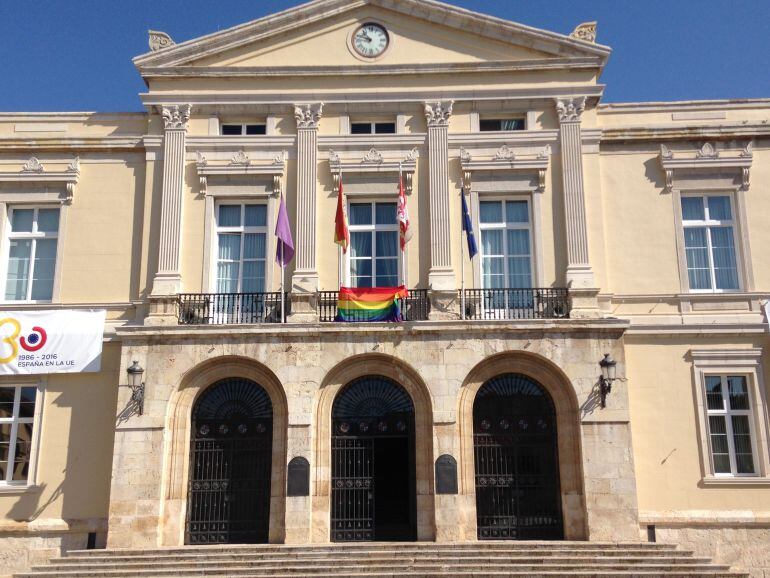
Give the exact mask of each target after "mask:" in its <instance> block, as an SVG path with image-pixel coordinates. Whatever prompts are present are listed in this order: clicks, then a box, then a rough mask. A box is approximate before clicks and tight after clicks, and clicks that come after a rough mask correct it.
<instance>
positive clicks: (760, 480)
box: [700, 476, 770, 488]
mask: <svg viewBox="0 0 770 578" xmlns="http://www.w3.org/2000/svg"><path fill="white" fill-rule="evenodd" d="M700 485H701V486H703V487H707V488H718V487H734V486H738V487H741V486H749V487H768V488H770V478H766V477H761V476H754V477H749V476H746V477H727V476H725V477H718V476H706V477H705V478H703V479H702V480H701V483H700Z"/></svg>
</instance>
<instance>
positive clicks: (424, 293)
mask: <svg viewBox="0 0 770 578" xmlns="http://www.w3.org/2000/svg"><path fill="white" fill-rule="evenodd" d="M338 296H339V292H338V291H320V292H319V293H318V317H319V319H320V321H321V322H322V323H331V322H333V321H334V319H335V317H336V316H337V297H338ZM399 305H400V306H401V315H402V316H403V318H404V321H427V319H428V314H429V313H430V300H429V299H428V290H427V289H410V290H409V297H407V298H406V299H401V300H400V303H399ZM354 321H356V319H355V318H354ZM360 321H362V322H363V321H365V319H364V318H363V316H362V318H361V320H360Z"/></svg>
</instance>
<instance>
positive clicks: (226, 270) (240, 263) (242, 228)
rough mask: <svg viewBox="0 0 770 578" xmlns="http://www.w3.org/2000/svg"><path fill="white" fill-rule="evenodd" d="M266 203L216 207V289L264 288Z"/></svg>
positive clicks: (260, 290) (251, 290) (254, 290)
mask: <svg viewBox="0 0 770 578" xmlns="http://www.w3.org/2000/svg"><path fill="white" fill-rule="evenodd" d="M266 245H267V205H264V204H221V205H219V206H218V207H217V249H216V250H217V271H216V277H217V280H216V287H217V293H263V292H264V291H265V272H266V251H267V249H266Z"/></svg>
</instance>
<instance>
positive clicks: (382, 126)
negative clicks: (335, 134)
mask: <svg viewBox="0 0 770 578" xmlns="http://www.w3.org/2000/svg"><path fill="white" fill-rule="evenodd" d="M350 134H396V123H395V122H353V123H351V124H350Z"/></svg>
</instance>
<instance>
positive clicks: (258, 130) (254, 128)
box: [246, 124, 267, 135]
mask: <svg viewBox="0 0 770 578" xmlns="http://www.w3.org/2000/svg"><path fill="white" fill-rule="evenodd" d="M246 134H248V135H255V134H267V126H265V125H264V124H247V125H246Z"/></svg>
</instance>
